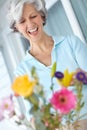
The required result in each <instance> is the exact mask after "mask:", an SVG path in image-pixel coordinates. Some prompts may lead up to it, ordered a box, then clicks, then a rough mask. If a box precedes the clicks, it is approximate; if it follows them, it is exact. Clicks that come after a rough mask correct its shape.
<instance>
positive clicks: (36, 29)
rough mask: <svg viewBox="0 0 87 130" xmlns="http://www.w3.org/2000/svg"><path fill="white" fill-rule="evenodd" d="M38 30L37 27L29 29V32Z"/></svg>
mask: <svg viewBox="0 0 87 130" xmlns="http://www.w3.org/2000/svg"><path fill="white" fill-rule="evenodd" d="M36 30H37V28H34V29H31V30H28V32H30V33H32V32H35V31H36Z"/></svg>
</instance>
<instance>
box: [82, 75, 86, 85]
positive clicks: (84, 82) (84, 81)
mask: <svg viewBox="0 0 87 130" xmlns="http://www.w3.org/2000/svg"><path fill="white" fill-rule="evenodd" d="M83 84H85V85H86V84H87V77H86V78H85V79H84V80H83Z"/></svg>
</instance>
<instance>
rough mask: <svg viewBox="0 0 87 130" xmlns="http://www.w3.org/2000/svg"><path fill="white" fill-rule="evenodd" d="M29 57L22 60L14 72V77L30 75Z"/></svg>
mask: <svg viewBox="0 0 87 130" xmlns="http://www.w3.org/2000/svg"><path fill="white" fill-rule="evenodd" d="M28 61H29V57H28V56H27V54H26V56H25V57H24V58H23V59H22V60H21V62H20V63H19V64H18V65H17V67H16V68H15V70H14V72H13V73H14V76H20V75H24V74H26V73H29V64H28Z"/></svg>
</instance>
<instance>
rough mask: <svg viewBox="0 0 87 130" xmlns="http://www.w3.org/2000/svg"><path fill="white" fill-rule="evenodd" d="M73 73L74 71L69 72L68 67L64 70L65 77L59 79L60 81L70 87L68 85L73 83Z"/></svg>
mask: <svg viewBox="0 0 87 130" xmlns="http://www.w3.org/2000/svg"><path fill="white" fill-rule="evenodd" d="M73 75H74V73H69V72H68V69H66V70H65V71H64V77H63V78H62V79H61V80H59V79H58V82H59V83H60V84H61V85H62V86H64V87H68V86H70V85H71V81H72V79H73Z"/></svg>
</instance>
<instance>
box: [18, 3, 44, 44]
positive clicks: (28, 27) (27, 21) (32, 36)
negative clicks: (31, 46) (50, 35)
mask: <svg viewBox="0 0 87 130" xmlns="http://www.w3.org/2000/svg"><path fill="white" fill-rule="evenodd" d="M15 27H16V29H17V30H18V31H19V32H20V33H21V34H23V36H24V37H25V38H27V39H28V40H29V41H30V42H35V41H36V40H39V39H40V38H41V36H42V34H43V19H42V16H41V14H40V12H38V11H37V10H36V9H35V7H34V5H33V4H25V5H24V8H23V13H22V17H21V19H20V20H19V22H17V23H16V25H15Z"/></svg>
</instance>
